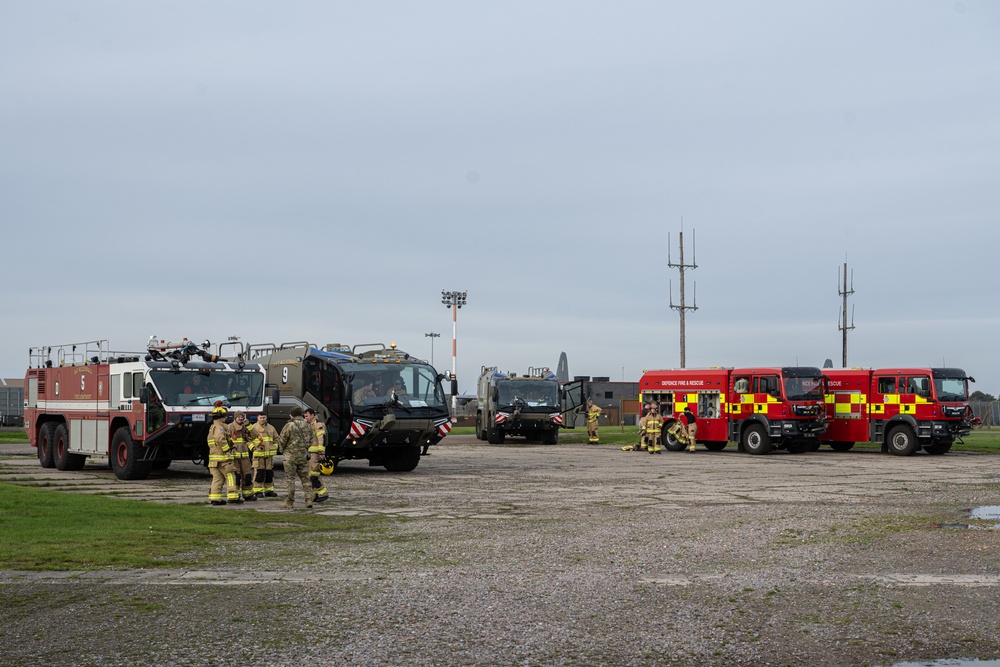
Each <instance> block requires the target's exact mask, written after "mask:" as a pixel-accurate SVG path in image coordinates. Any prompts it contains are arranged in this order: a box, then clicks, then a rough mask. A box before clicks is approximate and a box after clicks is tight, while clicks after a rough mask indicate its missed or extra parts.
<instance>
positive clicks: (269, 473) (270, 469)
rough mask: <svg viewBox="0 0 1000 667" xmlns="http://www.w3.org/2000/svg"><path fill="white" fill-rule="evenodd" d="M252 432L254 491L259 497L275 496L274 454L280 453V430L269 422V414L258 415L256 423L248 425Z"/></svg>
mask: <svg viewBox="0 0 1000 667" xmlns="http://www.w3.org/2000/svg"><path fill="white" fill-rule="evenodd" d="M247 430H248V431H249V432H250V443H251V454H252V458H253V473H254V476H253V493H254V496H256V497H257V498H263V497H265V496H266V497H268V498H273V497H275V496H277V495H278V494H277V493H275V492H274V455H275V454H277V453H278V450H277V445H275V444H274V442H275V440H277V439H278V432H277V431H275V430H274V427H273V426H271V425H270V424H268V423H267V415H263V414H262V415H260V416H259V417H257V423H256V424H250V425H249V426H248V427H247Z"/></svg>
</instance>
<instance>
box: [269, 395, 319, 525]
mask: <svg viewBox="0 0 1000 667" xmlns="http://www.w3.org/2000/svg"><path fill="white" fill-rule="evenodd" d="M288 416H289V417H291V418H292V419H291V420H290V421H289V422H288V423H287V424H285V426H284V428H282V429H281V435H279V436H278V440H277V443H276V444H277V446H278V452H282V453H284V455H285V482H286V483H287V484H288V497H287V498H285V507H287V508H289V509H291V508H292V506H294V505H295V478H296V477H298V479H299V481H300V482H302V494H303V495H304V496H305V497H306V507H312V506H313V503H312V501H313V493H312V487H311V486H310V485H309V447H310V446H311V445H312V443H313V442H315V440H316V434H315V433H313V430H312V427H311V426H309V424H307V423H305V421H303V419H302V408H299V407H294V408H292V409H291V410H289V412H288Z"/></svg>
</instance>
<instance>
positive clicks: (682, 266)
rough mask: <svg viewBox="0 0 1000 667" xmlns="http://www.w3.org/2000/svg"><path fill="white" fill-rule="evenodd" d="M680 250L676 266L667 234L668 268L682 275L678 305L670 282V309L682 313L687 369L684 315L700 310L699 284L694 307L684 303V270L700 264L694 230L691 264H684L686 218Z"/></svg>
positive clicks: (682, 351)
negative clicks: (687, 312) (698, 262)
mask: <svg viewBox="0 0 1000 667" xmlns="http://www.w3.org/2000/svg"><path fill="white" fill-rule="evenodd" d="M680 249H681V259H680V262H679V263H678V264H674V263H673V261H671V259H670V235H669V234H667V266H669V267H670V268H672V269H674V268H675V269H677V270H678V271H679V272H680V275H681V302H680V304H678V305H675V304H674V281H672V280H671V281H670V307H671V308H672V309H674V310H678V311H680V314H681V368H686V363H687V354H686V345H687V342H686V340H685V335H684V314H685V312H686V311H688V310H698V284H697V283H695V285H694V305H691V306H688V305H685V301H684V269H697V268H698V264H697V263H696V261H697V260H696V259H695V254H696V250H697V243H696V240H695V236H694V230H691V262H692V263H691V264H685V263H684V218H681V233H680Z"/></svg>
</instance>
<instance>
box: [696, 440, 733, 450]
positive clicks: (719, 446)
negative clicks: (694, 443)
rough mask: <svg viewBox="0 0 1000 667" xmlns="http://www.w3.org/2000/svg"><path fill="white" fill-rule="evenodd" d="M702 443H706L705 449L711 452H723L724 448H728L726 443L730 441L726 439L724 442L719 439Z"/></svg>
mask: <svg viewBox="0 0 1000 667" xmlns="http://www.w3.org/2000/svg"><path fill="white" fill-rule="evenodd" d="M702 444H704V445H705V449H707V450H708V451H710V452H721V451H722V450H723V449H725V448H726V445H727V444H729V443H727V442H726V441H725V440H723V441H722V442H719V441H717V440H709V441H707V442H705V443H702Z"/></svg>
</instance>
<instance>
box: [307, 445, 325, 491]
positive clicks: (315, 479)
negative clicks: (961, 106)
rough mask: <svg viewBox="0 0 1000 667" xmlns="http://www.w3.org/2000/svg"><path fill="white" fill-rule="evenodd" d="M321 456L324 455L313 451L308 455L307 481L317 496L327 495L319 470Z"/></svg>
mask: <svg viewBox="0 0 1000 667" xmlns="http://www.w3.org/2000/svg"><path fill="white" fill-rule="evenodd" d="M323 458H324V456H323V454H322V453H320V452H313V453H312V454H310V455H309V483H310V484H311V485H312V490H313V493H314V494H316V497H317V498H326V497H327V496H328V495H329V492H328V491H327V490H326V484H324V483H323V474H322V473H321V472H320V465H321V464H322V463H323Z"/></svg>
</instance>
